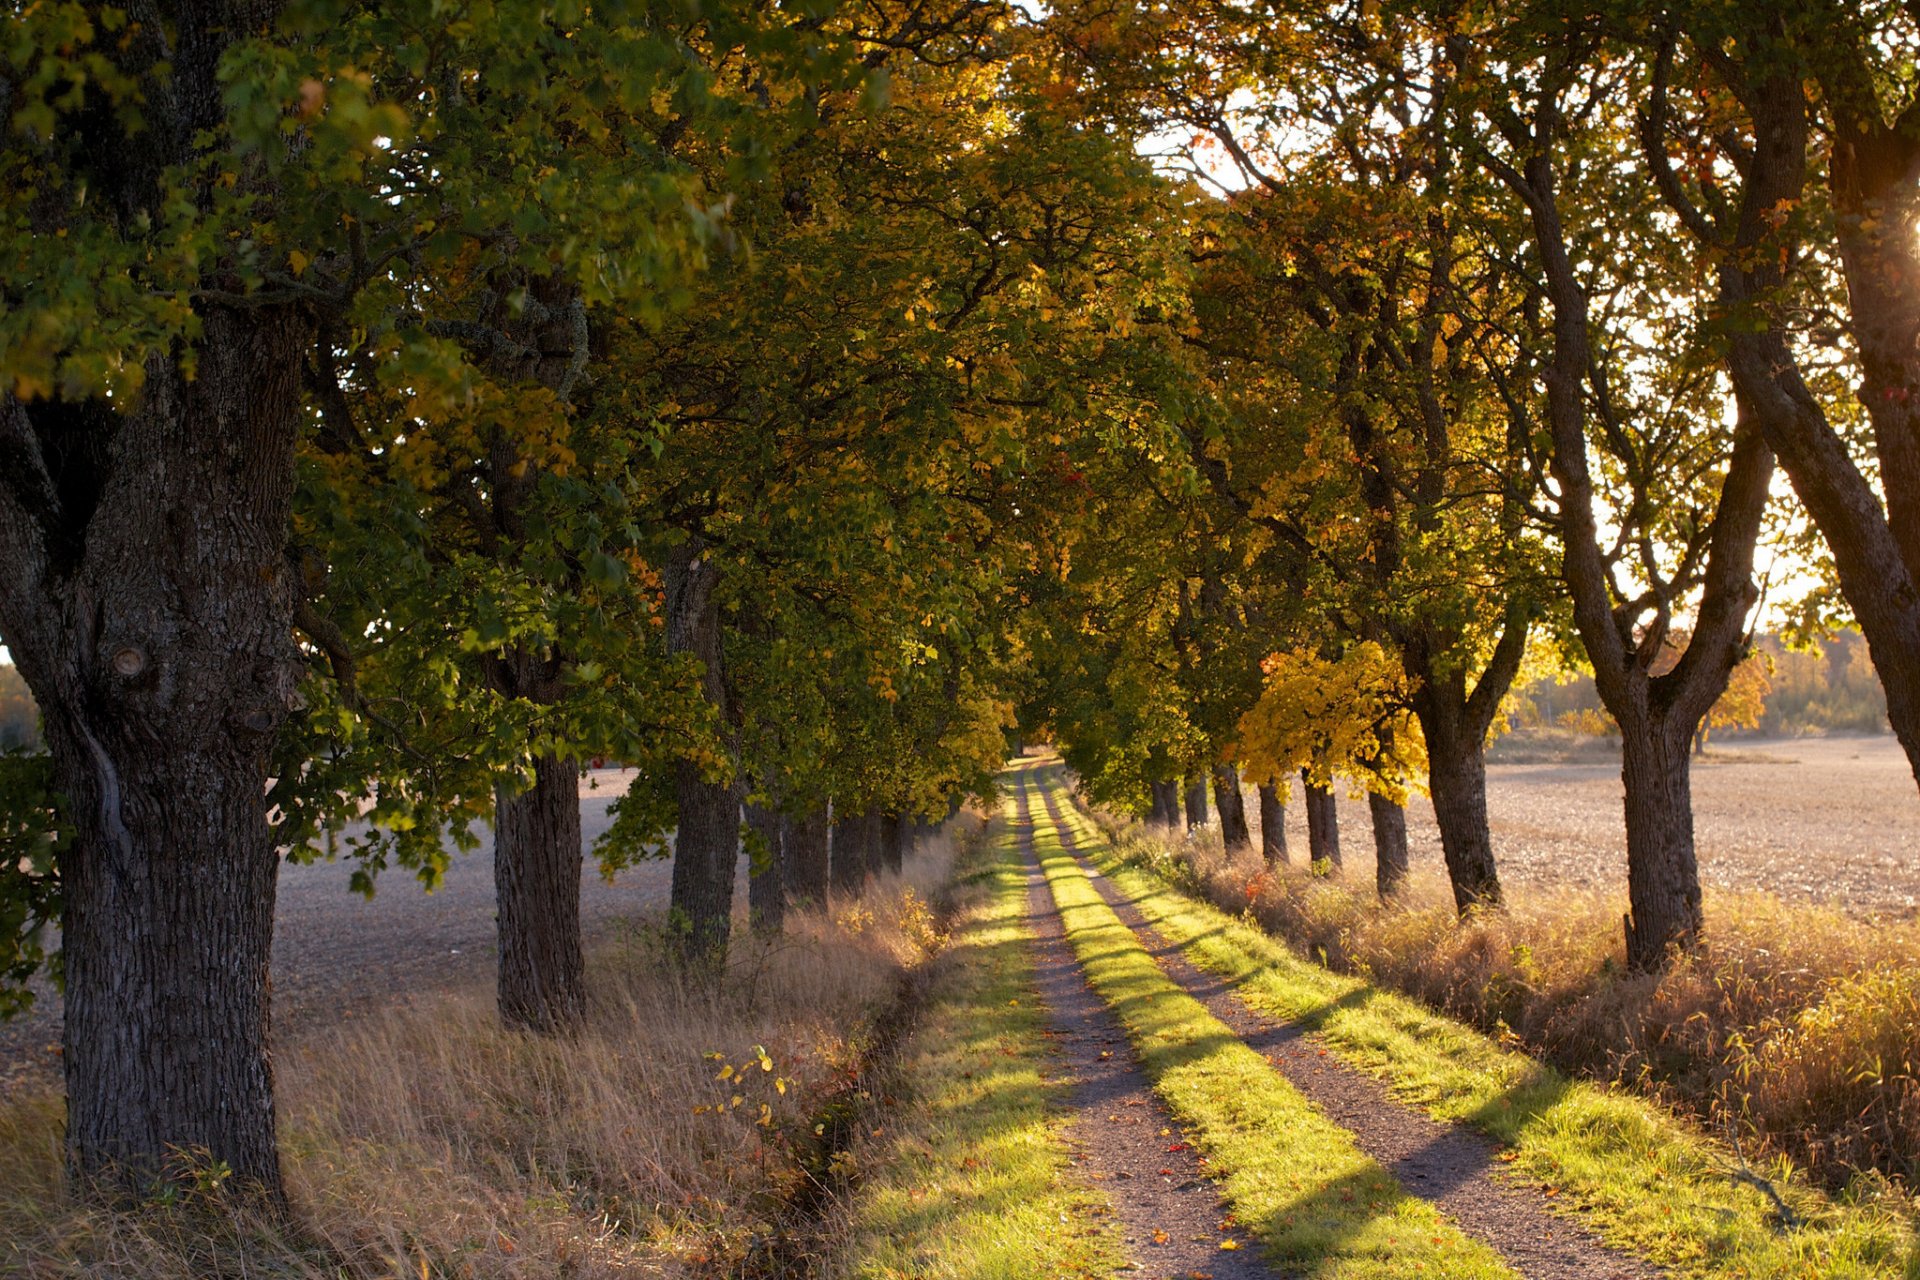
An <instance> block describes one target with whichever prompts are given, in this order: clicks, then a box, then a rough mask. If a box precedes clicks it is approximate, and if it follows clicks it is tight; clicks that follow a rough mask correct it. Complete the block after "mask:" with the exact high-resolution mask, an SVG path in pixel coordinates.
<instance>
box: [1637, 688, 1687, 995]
mask: <svg viewBox="0 0 1920 1280" xmlns="http://www.w3.org/2000/svg"><path fill="white" fill-rule="evenodd" d="M1615 718H1616V719H1618V718H1619V716H1618V713H1617V712H1616V713H1615ZM1692 729H1693V726H1692V725H1690V724H1684V725H1683V724H1674V723H1663V722H1662V718H1661V717H1659V716H1657V715H1656V714H1651V713H1643V714H1640V715H1632V714H1630V715H1629V716H1628V717H1627V718H1626V719H1624V720H1621V724H1620V778H1621V781H1622V782H1623V783H1625V785H1626V793H1627V799H1626V818H1627V900H1628V904H1629V906H1630V908H1631V910H1630V912H1629V914H1628V916H1627V919H1626V933H1627V966H1628V967H1629V968H1630V969H1633V970H1634V971H1635V972H1637V973H1652V972H1655V971H1657V970H1659V969H1660V968H1662V967H1664V966H1665V964H1666V963H1667V960H1668V957H1669V954H1670V953H1671V952H1672V951H1673V950H1674V949H1675V948H1680V949H1686V948H1690V947H1692V946H1693V945H1694V943H1695V942H1696V941H1697V940H1698V939H1699V936H1700V930H1701V927H1702V925H1703V924H1704V919H1705V918H1704V916H1703V914H1702V911H1701V907H1700V871H1699V866H1698V864H1697V862H1696V860H1695V855H1694V844H1693V762H1692V760H1691V759H1690V758H1689V756H1688V753H1687V748H1688V746H1689V745H1690V742H1689V739H1690V738H1691V736H1692Z"/></svg>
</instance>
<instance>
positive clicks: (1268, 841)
mask: <svg viewBox="0 0 1920 1280" xmlns="http://www.w3.org/2000/svg"><path fill="white" fill-rule="evenodd" d="M1260 853H1261V856H1263V857H1265V858H1266V860H1267V865H1268V866H1270V867H1279V866H1285V865H1286V864H1287V863H1288V862H1289V861H1290V860H1291V859H1289V858H1288V856H1287V806H1285V805H1284V804H1281V803H1280V788H1278V787H1276V786H1274V785H1272V784H1271V783H1266V782H1263V783H1261V784H1260Z"/></svg>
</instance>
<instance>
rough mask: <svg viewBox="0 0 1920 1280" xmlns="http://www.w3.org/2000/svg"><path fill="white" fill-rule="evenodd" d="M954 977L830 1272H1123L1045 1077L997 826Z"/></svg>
mask: <svg viewBox="0 0 1920 1280" xmlns="http://www.w3.org/2000/svg"><path fill="white" fill-rule="evenodd" d="M968 880H969V882H971V883H973V884H974V885H975V888H976V890H977V893H976V895H975V900H974V901H973V903H972V904H971V905H970V906H969V907H967V908H966V909H965V910H964V913H963V915H962V918H961V919H960V921H959V923H958V924H957V925H956V927H955V930H954V941H953V943H952V944H951V946H950V949H949V953H948V957H947V960H946V962H945V963H946V972H945V973H944V974H943V975H942V977H941V979H940V982H939V985H938V989H937V990H936V991H935V992H934V993H933V997H932V999H931V1000H930V1002H929V1005H928V1007H927V1008H926V1009H925V1011H924V1012H923V1014H922V1017H921V1020H920V1022H919V1025H918V1026H917V1027H916V1029H915V1030H914V1032H913V1034H912V1036H911V1038H910V1039H909V1041H908V1043H907V1046H906V1048H905V1051H904V1055H903V1059H902V1061H901V1063H900V1065H899V1072H898V1074H899V1076H900V1079H901V1080H902V1082H903V1085H904V1087H905V1088H907V1089H908V1090H910V1093H909V1096H908V1098H907V1100H906V1101H905V1102H904V1104H903V1106H902V1108H901V1110H900V1112H899V1113H897V1115H896V1116H895V1118H894V1120H893V1122H892V1129H893V1133H892V1135H891V1136H890V1140H889V1141H888V1142H886V1143H885V1144H884V1145H881V1146H879V1147H878V1148H877V1149H875V1150H874V1151H873V1154H872V1155H870V1156H863V1159H868V1160H871V1161H872V1162H873V1165H874V1168H873V1171H872V1173H871V1174H870V1175H869V1177H868V1179H867V1180H866V1181H865V1183H864V1185H863V1186H862V1187H861V1188H860V1191H859V1192H858V1194H857V1195H856V1197H855V1200H854V1205H853V1210H852V1225H851V1233H850V1238H849V1240H848V1242H847V1245H846V1247H845V1249H844V1252H843V1259H842V1261H841V1263H840V1265H839V1267H838V1268H837V1269H836V1271H835V1273H836V1274H840V1275H845V1276H859V1277H872V1278H875V1280H879V1278H882V1277H885V1278H887V1280H892V1278H894V1277H906V1276H912V1277H916V1280H918V1278H920V1277H925V1278H927V1280H939V1278H941V1277H955V1278H956V1280H957V1278H958V1277H984V1276H992V1277H996V1280H998V1278H1000V1277H1005V1278H1006V1280H1022V1278H1024V1277H1032V1278H1033V1280H1043V1278H1044V1280H1052V1278H1054V1277H1071V1276H1083V1275H1084V1276H1094V1275H1108V1274H1111V1273H1112V1272H1113V1271H1114V1270H1115V1269H1116V1268H1118V1267H1119V1266H1120V1265H1122V1264H1123V1263H1124V1261H1125V1254H1124V1252H1123V1249H1122V1246H1121V1244H1120V1240H1119V1235H1118V1231H1117V1228H1116V1227H1115V1226H1114V1223H1113V1220H1112V1218H1111V1216H1110V1214H1109V1211H1108V1207H1107V1204H1106V1201H1105V1198H1104V1197H1103V1196H1101V1195H1100V1194H1099V1192H1098V1191H1097V1190H1095V1189H1094V1188H1092V1187H1091V1186H1089V1185H1087V1184H1086V1183H1084V1182H1083V1181H1082V1180H1081V1179H1080V1178H1079V1176H1078V1175H1077V1174H1076V1173H1075V1172H1074V1171H1073V1170H1072V1168H1071V1166H1070V1164H1069V1162H1068V1157H1067V1148H1066V1146H1065V1144H1064V1141H1063V1136H1062V1132H1061V1129H1062V1126H1063V1124H1064V1123H1065V1121H1064V1117H1063V1115H1062V1113H1061V1109H1060V1108H1061V1105H1062V1103H1063V1102H1064V1100H1065V1097H1066V1092H1067V1086H1066V1085H1065V1084H1063V1083H1061V1082H1059V1081H1057V1080H1050V1079H1048V1078H1047V1074H1048V1073H1047V1067H1048V1053H1047V1042H1046V1038H1045V1035H1044V1034H1043V1033H1044V1032H1045V1031H1046V1029H1047V1015H1046V1012H1045V1010H1044V1009H1042V1008H1041V1006H1040V1003H1039V1000H1038V998H1037V997H1036V995H1035V989H1034V969H1033V955H1032V946H1031V935H1030V933H1029V931H1028V929H1027V927H1026V923H1025V919H1026V886H1025V881H1024V877H1023V875H1022V871H1021V864H1020V856H1019V853H1018V851H1017V848H1016V845H1015V838H1014V833H1013V831H1012V829H1011V827H1010V825H1009V824H1007V823H1005V822H1004V821H1003V822H1001V823H1000V824H998V827H997V830H996V833H995V838H994V840H993V843H992V847H991V852H990V856H989V857H988V859H987V861H986V862H984V863H983V864H982V865H981V866H980V867H979V868H978V869H977V870H976V871H975V872H974V873H973V874H972V875H970V876H969V877H968Z"/></svg>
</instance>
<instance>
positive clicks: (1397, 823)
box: [1367, 792, 1407, 898]
mask: <svg viewBox="0 0 1920 1280" xmlns="http://www.w3.org/2000/svg"><path fill="white" fill-rule="evenodd" d="M1367 812H1368V814H1369V815H1370V816H1371V817H1372V818H1373V859H1374V884H1375V886H1376V887H1377V888H1378V890H1379V892H1380V896H1381V897H1382V898H1391V897H1393V896H1394V895H1395V894H1396V893H1399V892H1400V889H1401V886H1403V885H1404V884H1405V883H1406V880H1407V811H1406V809H1405V807H1403V806H1401V805H1397V804H1395V803H1394V802H1393V801H1391V800H1389V799H1387V798H1386V797H1385V796H1383V795H1377V794H1375V793H1373V792H1368V793H1367Z"/></svg>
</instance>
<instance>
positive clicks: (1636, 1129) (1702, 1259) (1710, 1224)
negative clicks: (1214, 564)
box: [1047, 779, 1920, 1280]
mask: <svg viewBox="0 0 1920 1280" xmlns="http://www.w3.org/2000/svg"><path fill="white" fill-rule="evenodd" d="M1047 785H1048V786H1049V788H1051V789H1054V790H1055V791H1056V793H1057V794H1059V796H1060V804H1059V806H1058V807H1059V808H1060V810H1061V813H1062V816H1063V820H1064V821H1065V823H1066V825H1067V827H1068V829H1069V830H1070V831H1071V833H1072V834H1073V836H1074V839H1075V841H1076V843H1077V845H1078V847H1079V848H1080V850H1081V851H1082V853H1083V854H1086V855H1087V856H1089V857H1090V858H1091V859H1092V861H1093V862H1094V864H1095V865H1096V866H1098V867H1099V868H1100V870H1101V872H1102V873H1103V874H1105V875H1107V876H1109V877H1110V878H1111V879H1112V882H1113V883H1114V884H1115V885H1116V886H1117V887H1118V888H1119V889H1120V891H1121V892H1122V893H1123V894H1125V896H1126V897H1127V898H1128V899H1129V900H1130V901H1132V902H1133V903H1134V905H1135V906H1136V907H1138V909H1139V910H1140V912H1141V914H1142V915H1143V916H1144V917H1145V918H1146V919H1147V921H1148V922H1149V923H1151V924H1152V925H1153V926H1154V928H1155V929H1156V930H1158V931H1159V932H1160V934H1161V935H1162V936H1164V937H1165V938H1167V939H1168V940H1169V941H1170V942H1172V943H1174V944H1175V945H1178V946H1180V947H1181V948H1182V949H1183V951H1184V953H1185V954H1186V956H1187V958H1188V959H1189V960H1191V961H1192V962H1193V963H1194V964H1195V965H1196V966H1197V967H1199V968H1201V969H1204V970H1207V971H1209V972H1211V973H1214V974H1217V975H1219V976H1221V977H1224V978H1227V979H1229V980H1231V981H1233V982H1234V983H1236V984H1237V985H1238V988H1239V991H1240V994H1241V995H1242V996H1243V997H1244V998H1245V999H1246V1001H1247V1003H1248V1004H1249V1005H1251V1006H1252V1007H1254V1008H1256V1009H1258V1010H1261V1011H1262V1012H1265V1013H1268V1014H1270V1015H1272V1016H1274V1017H1278V1018H1285V1019H1290V1020H1293V1021H1297V1022H1301V1023H1304V1024H1305V1025H1306V1026H1307V1027H1309V1028H1310V1029H1312V1030H1313V1031H1315V1032H1317V1033H1318V1034H1319V1035H1320V1036H1321V1038H1322V1040H1323V1041H1324V1043H1325V1044H1326V1046H1327V1048H1328V1049H1329V1050H1331V1051H1332V1052H1333V1053H1334V1054H1336V1055H1337V1056H1338V1057H1340V1058H1341V1059H1343V1060H1345V1061H1346V1062H1348V1063H1349V1064H1351V1065H1353V1066H1355V1067H1357V1068H1359V1069H1360V1070H1362V1071H1365V1072H1366V1073H1368V1074H1369V1075H1372V1076H1374V1077H1376V1078H1378V1079H1380V1080H1382V1081H1384V1082H1385V1083H1386V1084H1387V1085H1388V1087H1389V1088H1390V1089H1391V1090H1392V1092H1393V1093H1394V1094H1395V1096H1397V1097H1399V1098H1401V1099H1402V1100H1404V1101H1406V1102H1408V1103H1411V1104H1413V1105H1415V1106H1418V1107H1420V1108H1422V1109H1423V1110H1425V1111H1426V1112H1427V1113H1428V1114H1430V1115H1432V1116H1433V1117H1435V1118H1436V1119H1440V1120H1447V1121H1459V1122H1462V1123H1465V1124H1468V1125H1471V1126H1472V1127H1474V1128H1476V1129H1479V1130H1481V1131H1483V1132H1485V1133H1486V1134H1488V1135H1489V1136H1491V1137H1493V1138H1495V1139H1496V1140H1498V1141H1499V1142H1501V1143H1503V1144H1506V1145H1507V1146H1508V1148H1509V1150H1508V1151H1507V1152H1506V1153H1503V1154H1504V1155H1508V1156H1511V1157H1512V1159H1511V1163H1510V1164H1509V1166H1508V1167H1509V1169H1510V1170H1511V1172H1512V1174H1513V1175H1514V1176H1518V1177H1521V1178H1525V1179H1527V1180H1529V1181H1532V1182H1535V1183H1538V1184H1540V1185H1543V1186H1546V1187H1551V1188H1553V1189H1554V1190H1555V1193H1556V1194H1555V1200H1556V1203H1557V1204H1558V1205H1559V1206H1561V1207H1562V1208H1563V1209H1564V1210H1565V1211H1568V1212H1569V1213H1571V1214H1572V1215H1573V1216H1576V1217H1578V1218H1579V1219H1580V1220H1582V1221H1584V1222H1586V1223H1587V1224H1588V1225H1589V1226H1591V1227H1592V1228H1594V1229H1595V1230H1596V1231H1597V1232H1598V1233H1599V1234H1600V1235H1601V1236H1602V1237H1604V1238H1605V1239H1607V1240H1609V1241H1611V1242H1613V1243H1615V1244H1617V1245H1620V1246H1622V1247H1624V1248H1627V1249H1630V1250H1632V1251H1634V1252H1637V1253H1639V1254H1641V1255H1642V1256H1645V1257H1647V1258H1649V1259H1651V1260H1652V1261H1654V1262H1656V1263H1659V1264H1661V1265H1662V1266H1665V1267H1667V1268H1669V1269H1670V1270H1671V1271H1672V1273H1673V1274H1674V1275H1676V1276H1700V1277H1715V1278H1720V1280H1731V1278H1734V1277H1741V1278H1750V1280H1773V1278H1775V1277H1781V1278H1783V1280H1784V1278H1788V1277H1807V1278H1808V1280H1813V1278H1814V1277H1819V1278H1820V1280H1848V1278H1851V1277H1905V1278H1906V1280H1915V1278H1916V1277H1920V1246H1917V1245H1916V1240H1915V1236H1914V1226H1913V1223H1912V1222H1911V1221H1909V1220H1908V1219H1906V1218H1905V1217H1904V1216H1902V1215H1899V1214H1897V1213H1894V1212H1889V1211H1887V1210H1885V1209H1883V1208H1880V1207H1878V1206H1874V1205H1851V1204H1842V1203H1836V1202H1834V1201H1832V1200H1830V1199H1828V1198H1827V1197H1825V1196H1823V1195H1821V1194H1820V1193H1819V1192H1817V1191H1816V1190H1814V1189H1811V1188H1809V1187H1807V1186H1806V1185H1805V1184H1804V1182H1803V1181H1801V1180H1799V1179H1797V1178H1793V1177H1791V1176H1790V1174H1789V1171H1788V1170H1785V1169H1783V1168H1779V1167H1773V1168H1769V1169H1767V1170H1765V1171H1763V1172H1765V1173H1766V1175H1767V1176H1768V1177H1770V1178H1774V1179H1775V1180H1776V1182H1777V1184H1778V1185H1779V1186H1780V1187H1781V1190H1782V1191H1783V1193H1784V1194H1785V1196H1786V1198H1787V1199H1788V1201H1789V1202H1790V1203H1791V1205H1792V1207H1793V1209H1794V1211H1795V1212H1796V1213H1797V1214H1799V1215H1800V1216H1801V1217H1802V1218H1804V1219H1805V1220H1806V1221H1805V1225H1804V1226H1802V1227H1800V1228H1798V1229H1796V1230H1793V1231H1782V1230H1780V1229H1779V1228H1778V1227H1777V1225H1776V1224H1775V1222H1774V1221H1773V1218H1772V1205H1771V1202H1770V1201H1769V1200H1767V1199H1766V1198H1765V1197H1764V1196H1763V1195H1762V1194H1761V1193H1760V1192H1759V1191H1758V1190H1756V1189H1754V1188H1752V1187H1750V1186H1748V1185H1745V1184H1741V1183H1737V1182H1735V1181H1734V1179H1733V1177H1732V1176H1731V1174H1732V1172H1733V1170H1734V1169H1736V1168H1737V1167H1739V1166H1738V1161H1737V1160H1736V1158H1735V1156H1734V1154H1733V1153H1732V1152H1731V1151H1728V1150H1726V1149H1724V1148H1723V1147H1721V1146H1720V1145H1719V1144H1717V1143H1715V1142H1713V1141H1712V1140H1711V1139H1709V1138H1707V1137H1706V1136H1705V1135H1703V1134H1701V1133H1700V1132H1699V1131H1698V1130H1697V1129H1695V1128H1693V1127H1691V1126H1689V1125H1687V1124H1685V1123H1683V1122H1682V1121H1680V1120H1679V1119H1678V1118H1676V1117H1674V1116H1673V1115H1671V1114H1670V1113H1668V1112H1666V1111H1664V1110H1663V1109H1662V1108H1660V1107H1658V1106H1657V1105H1655V1104H1653V1103H1651V1102H1648V1101H1645V1100H1642V1099H1639V1098H1635V1097H1632V1096H1630V1095H1627V1094H1625V1093H1621V1092H1617V1091H1614V1090H1610V1089H1605V1088H1601V1087H1598V1086H1595V1085H1592V1084H1588V1083H1584V1082H1578V1081H1571V1080H1569V1079H1567V1078H1566V1077H1564V1076H1562V1075H1561V1074H1560V1073H1558V1072H1556V1071H1554V1070H1553V1069H1552V1068H1551V1067H1547V1066H1545V1065H1543V1064H1541V1063H1539V1062H1537V1061H1535V1060H1534V1059H1532V1058H1529V1057H1526V1056H1525V1055H1523V1054H1519V1053H1515V1052H1512V1051H1510V1050H1507V1049H1504V1048H1502V1047H1500V1046H1499V1045H1497V1044H1495V1043H1494V1042H1493V1041H1491V1040H1489V1039H1488V1038H1487V1037H1485V1036H1483V1035H1481V1034H1479V1033H1478V1032H1476V1031H1473V1030H1472V1029H1471V1028H1468V1027H1465V1026H1463V1025H1461V1024H1460V1023H1458V1022H1455V1021H1453V1020H1451V1019H1448V1018H1444V1017H1440V1016H1438V1015H1436V1014H1434V1013H1432V1012H1430V1011H1428V1010H1426V1009H1424V1008H1423V1007H1421V1006H1420V1005H1418V1004H1416V1003H1415V1002H1413V1001H1411V1000H1408V999H1406V998H1404V997H1401V996H1398V995H1395V994H1393V993H1390V992H1386V991H1382V990H1380V989H1379V988H1376V987H1372V986H1369V985H1367V984H1366V983H1365V982H1362V981H1360V980H1358V979H1355V978H1351V977H1346V976H1342V975H1339V974H1335V973H1332V972H1330V971H1328V970H1327V969H1325V968H1322V967H1321V966H1319V965H1317V964H1314V963H1312V962H1311V961H1308V960H1305V959H1302V958H1301V957H1299V956H1297V955H1295V954H1294V952H1293V951H1292V950H1291V949H1290V948H1289V947H1288V946H1287V945H1286V944H1285V943H1284V942H1281V941H1279V940H1276V939H1274V938H1272V937H1270V936H1268V935H1267V934H1265V933H1264V932H1262V931H1261V930H1260V929H1259V928H1258V927H1257V926H1256V925H1253V924H1251V923H1249V922H1247V921H1245V920H1240V919H1236V918H1234V917H1231V916H1229V915H1227V914H1225V913H1224V912H1221V911H1219V910H1216V909H1215V908H1213V907H1211V906H1209V905H1206V904H1204V903H1201V902H1198V901H1195V900H1194V899H1192V898H1190V897H1188V896H1186V895H1184V894H1182V893H1180V892H1178V891H1177V890H1175V889H1174V888H1172V887H1170V886H1169V885H1168V884H1167V883H1166V882H1165V881H1164V880H1162V879H1161V878H1160V877H1158V876H1157V875H1154V874H1152V873H1151V872H1150V871H1148V870H1146V869H1143V868H1142V867H1139V866H1135V865H1130V864H1127V863H1124V862H1122V860H1121V859H1120V858H1119V857H1118V856H1117V855H1116V854H1115V853H1114V852H1113V850H1112V849H1111V847H1110V846H1109V845H1108V844H1107V843H1106V841H1105V840H1104V839H1103V838H1102V837H1101V836H1100V833H1099V832H1098V830H1097V829H1096V828H1095V826H1094V824H1093V823H1092V822H1091V821H1090V820H1089V819H1088V818H1086V816H1085V815H1084V814H1082V813H1080V812H1079V810H1078V809H1077V808H1076V807H1075V806H1074V805H1073V804H1072V802H1071V800H1070V799H1069V798H1067V797H1066V795H1065V794H1064V789H1063V788H1061V787H1060V786H1059V784H1058V781H1057V779H1050V780H1049V782H1048V784H1047Z"/></svg>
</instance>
